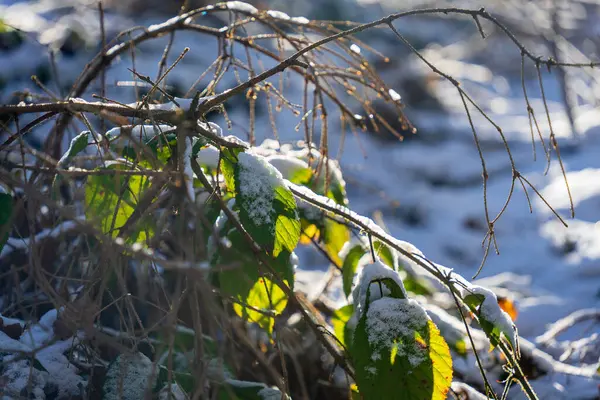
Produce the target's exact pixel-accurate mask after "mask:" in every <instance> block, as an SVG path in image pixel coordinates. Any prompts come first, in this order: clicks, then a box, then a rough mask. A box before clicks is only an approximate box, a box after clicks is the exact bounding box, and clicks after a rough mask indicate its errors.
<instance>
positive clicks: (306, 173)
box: [267, 155, 312, 184]
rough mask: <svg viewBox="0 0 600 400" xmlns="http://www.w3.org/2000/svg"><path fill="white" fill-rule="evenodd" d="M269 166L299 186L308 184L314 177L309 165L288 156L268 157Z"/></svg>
mask: <svg viewBox="0 0 600 400" xmlns="http://www.w3.org/2000/svg"><path fill="white" fill-rule="evenodd" d="M267 161H268V162H269V164H271V165H272V166H274V167H275V168H277V170H278V171H279V172H281V175H282V176H283V178H285V179H288V180H290V181H291V182H294V183H297V184H303V183H306V182H307V179H302V177H305V178H308V179H310V177H311V176H312V171H311V169H310V167H309V166H308V164H307V163H306V162H305V161H303V160H300V159H298V158H296V157H292V156H288V155H272V156H269V157H267Z"/></svg>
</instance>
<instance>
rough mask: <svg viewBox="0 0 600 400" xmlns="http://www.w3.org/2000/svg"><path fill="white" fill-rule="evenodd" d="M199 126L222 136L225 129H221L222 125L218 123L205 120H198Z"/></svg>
mask: <svg viewBox="0 0 600 400" xmlns="http://www.w3.org/2000/svg"><path fill="white" fill-rule="evenodd" d="M198 126H200V127H201V128H202V129H206V130H207V131H209V132H211V133H213V134H215V135H217V136H220V137H222V136H223V130H222V129H221V127H220V126H219V125H217V124H215V123H214V122H203V121H198Z"/></svg>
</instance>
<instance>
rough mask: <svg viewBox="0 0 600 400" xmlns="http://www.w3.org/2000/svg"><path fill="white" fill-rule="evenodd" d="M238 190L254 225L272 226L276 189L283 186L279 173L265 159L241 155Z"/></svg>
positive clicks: (239, 157)
mask: <svg viewBox="0 0 600 400" xmlns="http://www.w3.org/2000/svg"><path fill="white" fill-rule="evenodd" d="M238 159H239V164H238V165H239V170H238V171H239V172H238V179H237V183H238V184H237V185H236V188H237V190H238V192H239V194H240V197H241V202H240V203H245V204H244V205H245V207H246V209H247V213H248V217H250V219H251V220H252V222H253V223H254V225H258V226H260V225H268V224H271V223H272V222H273V221H272V218H273V200H274V198H275V188H276V187H278V186H283V185H284V184H283V181H282V176H281V173H280V172H279V171H277V170H276V169H275V168H273V167H271V166H270V165H269V164H268V163H267V160H266V159H265V158H264V157H260V156H255V155H252V154H247V153H240V154H239V156H238Z"/></svg>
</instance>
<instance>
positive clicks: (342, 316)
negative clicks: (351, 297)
mask: <svg viewBox="0 0 600 400" xmlns="http://www.w3.org/2000/svg"><path fill="white" fill-rule="evenodd" d="M352 313H354V306H353V305H352V304H348V305H345V306H343V307H341V308H338V309H337V310H335V311H334V312H333V316H332V317H331V324H332V325H333V333H334V334H335V337H336V338H337V339H338V340H339V341H340V343H341V344H343V345H344V346H347V344H346V339H348V338H347V337H346V324H347V323H348V320H350V318H351V317H352Z"/></svg>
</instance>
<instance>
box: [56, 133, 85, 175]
mask: <svg viewBox="0 0 600 400" xmlns="http://www.w3.org/2000/svg"><path fill="white" fill-rule="evenodd" d="M89 137H90V131H83V132H81V133H80V134H79V135H77V136H75V137H74V138H73V139H72V140H71V144H69V148H68V149H67V151H66V153H65V154H63V156H62V157H61V158H60V160H59V161H58V166H59V167H61V168H65V167H66V166H68V165H69V164H70V162H71V160H72V159H73V157H75V156H76V155H77V154H79V153H81V152H82V151H83V150H85V148H86V147H87V145H88V140H89Z"/></svg>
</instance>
